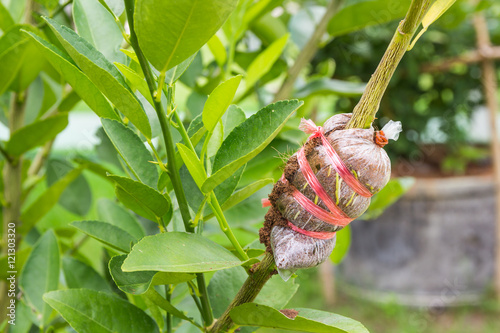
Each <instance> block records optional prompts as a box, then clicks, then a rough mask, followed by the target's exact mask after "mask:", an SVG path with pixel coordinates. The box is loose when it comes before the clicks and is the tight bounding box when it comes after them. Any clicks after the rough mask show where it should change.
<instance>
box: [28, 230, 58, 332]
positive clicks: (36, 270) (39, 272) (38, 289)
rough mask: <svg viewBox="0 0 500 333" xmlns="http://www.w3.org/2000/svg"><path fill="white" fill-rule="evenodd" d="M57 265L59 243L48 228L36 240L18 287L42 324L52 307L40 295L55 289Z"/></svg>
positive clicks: (45, 321) (47, 317)
mask: <svg viewBox="0 0 500 333" xmlns="http://www.w3.org/2000/svg"><path fill="white" fill-rule="evenodd" d="M59 267H60V259H59V245H58V244H57V238H56V235H55V234H54V232H53V231H52V230H49V231H47V232H45V234H44V235H43V236H42V237H40V239H39V240H38V241H37V242H36V244H35V246H34V247H33V250H32V251H31V253H30V255H29V257H28V260H27V261H26V263H25V265H24V267H23V271H22V272H21V276H20V277H19V287H20V288H21V290H22V291H23V293H24V296H25V299H26V300H27V302H28V304H29V305H30V306H31V307H32V308H34V309H35V310H36V311H37V313H38V314H40V315H41V316H42V318H41V320H40V322H41V323H44V324H46V323H47V322H48V320H49V315H50V313H51V312H52V309H51V308H50V306H48V305H47V304H46V303H45V302H44V301H43V299H42V296H43V294H44V293H46V292H48V291H51V290H55V289H57V286H58V284H59Z"/></svg>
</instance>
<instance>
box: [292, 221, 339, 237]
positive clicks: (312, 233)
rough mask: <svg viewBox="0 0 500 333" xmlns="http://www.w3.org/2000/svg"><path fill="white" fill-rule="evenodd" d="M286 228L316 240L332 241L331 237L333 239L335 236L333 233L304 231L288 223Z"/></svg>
mask: <svg viewBox="0 0 500 333" xmlns="http://www.w3.org/2000/svg"><path fill="white" fill-rule="evenodd" d="M288 226H289V227H290V229H292V230H293V231H295V232H298V233H300V234H303V235H306V236H309V237H312V238H317V239H332V238H333V237H335V234H336V233H335V232H327V231H309V230H304V229H302V228H299V227H297V226H296V225H295V224H293V223H292V222H290V221H288Z"/></svg>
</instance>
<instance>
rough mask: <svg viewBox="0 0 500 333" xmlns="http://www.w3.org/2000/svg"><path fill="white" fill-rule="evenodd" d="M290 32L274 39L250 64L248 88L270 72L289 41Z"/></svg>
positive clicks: (247, 78) (247, 79) (247, 80)
mask: <svg viewBox="0 0 500 333" xmlns="http://www.w3.org/2000/svg"><path fill="white" fill-rule="evenodd" d="M288 37H290V35H289V34H286V35H284V36H283V37H281V38H280V39H278V40H276V41H274V42H273V43H272V44H271V45H269V46H268V47H267V48H266V49H265V50H264V51H263V52H261V53H260V54H259V55H258V56H257V57H256V58H255V59H254V60H253V61H252V62H251V63H250V65H249V66H248V69H247V76H246V80H245V82H246V89H247V90H248V89H251V88H252V87H253V85H254V84H255V83H256V82H257V81H258V80H259V79H260V78H261V77H263V76H264V74H266V73H267V72H269V70H270V69H271V67H272V66H273V64H274V63H275V62H276V60H278V58H279V57H280V55H281V53H282V52H283V49H284V48H285V45H286V43H287V42H288Z"/></svg>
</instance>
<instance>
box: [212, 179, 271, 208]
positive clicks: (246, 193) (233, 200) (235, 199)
mask: <svg viewBox="0 0 500 333" xmlns="http://www.w3.org/2000/svg"><path fill="white" fill-rule="evenodd" d="M273 182H274V179H272V178H265V179H261V180H258V181H256V182H254V183H252V184H250V185H248V186H245V187H244V188H242V189H240V190H238V191H236V192H234V193H233V194H232V195H231V197H229V199H227V200H226V201H225V202H224V204H223V205H222V210H226V209H229V208H231V207H233V206H236V205H237V204H239V203H240V202H242V201H243V200H245V199H246V198H248V197H250V196H251V195H252V194H254V193H255V192H257V191H258V190H260V189H261V188H263V187H264V186H266V185H268V184H272V183H273Z"/></svg>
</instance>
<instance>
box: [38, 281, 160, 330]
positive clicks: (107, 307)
mask: <svg viewBox="0 0 500 333" xmlns="http://www.w3.org/2000/svg"><path fill="white" fill-rule="evenodd" d="M43 299H44V300H45V301H46V302H47V303H48V304H49V305H50V306H51V307H53V308H54V309H55V310H56V311H57V312H59V313H60V314H61V316H62V317H63V318H64V319H65V320H66V321H67V322H68V323H69V324H70V325H71V327H73V328H74V329H75V331H77V332H79V333H101V332H102V333H107V332H127V333H157V332H159V331H158V327H157V326H156V323H155V322H154V320H153V319H151V317H149V316H148V315H147V314H146V313H145V312H144V311H142V310H141V309H139V308H138V307H136V306H135V305H133V304H131V303H130V302H128V301H125V300H123V299H121V298H119V297H116V296H114V295H112V294H109V293H104V292H100V291H94V290H88V289H69V290H58V291H52V292H50V293H47V294H45V295H44V297H43Z"/></svg>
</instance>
